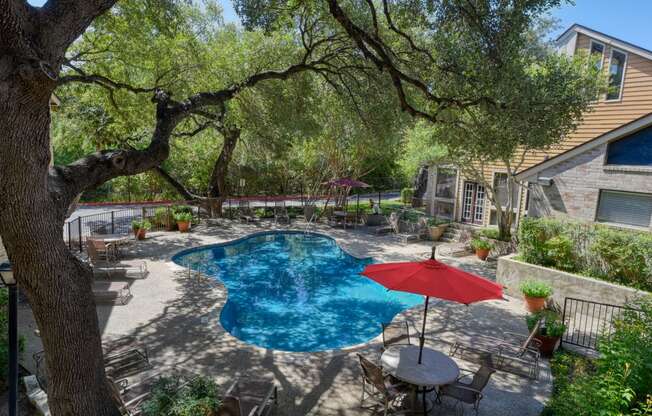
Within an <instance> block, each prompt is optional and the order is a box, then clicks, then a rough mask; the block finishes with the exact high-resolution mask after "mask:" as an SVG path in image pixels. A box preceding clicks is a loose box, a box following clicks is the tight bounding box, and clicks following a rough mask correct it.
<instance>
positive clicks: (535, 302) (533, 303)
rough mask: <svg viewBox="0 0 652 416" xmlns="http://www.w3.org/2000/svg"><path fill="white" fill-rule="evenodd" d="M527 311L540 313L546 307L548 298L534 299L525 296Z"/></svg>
mask: <svg viewBox="0 0 652 416" xmlns="http://www.w3.org/2000/svg"><path fill="white" fill-rule="evenodd" d="M523 297H524V298H525V309H527V310H528V312H532V313H534V312H539V311H540V310H541V309H543V308H545V307H546V299H547V298H533V297H530V296H525V295H523Z"/></svg>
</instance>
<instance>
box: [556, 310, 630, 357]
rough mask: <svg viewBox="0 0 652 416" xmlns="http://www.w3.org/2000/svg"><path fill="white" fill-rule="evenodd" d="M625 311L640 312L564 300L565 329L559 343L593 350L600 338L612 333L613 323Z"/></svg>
mask: <svg viewBox="0 0 652 416" xmlns="http://www.w3.org/2000/svg"><path fill="white" fill-rule="evenodd" d="M625 311H632V312H640V311H638V310H637V309H633V308H629V307H627V306H620V305H611V304H608V303H601V302H593V301H590V300H584V299H576V298H565V299H564V312H563V317H562V320H563V322H564V323H565V324H566V327H567V328H566V332H565V333H564V335H563V336H562V339H561V342H562V343H566V344H571V345H577V346H580V347H584V348H588V349H592V350H595V349H597V346H598V340H599V339H600V338H601V337H607V336H609V335H610V334H612V333H613V332H614V322H615V321H616V320H617V319H619V317H620V316H622V314H623V313H624V312H625Z"/></svg>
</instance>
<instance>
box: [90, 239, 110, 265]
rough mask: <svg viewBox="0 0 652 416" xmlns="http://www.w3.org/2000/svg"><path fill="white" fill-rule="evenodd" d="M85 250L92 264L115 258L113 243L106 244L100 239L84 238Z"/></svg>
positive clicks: (108, 261)
mask: <svg viewBox="0 0 652 416" xmlns="http://www.w3.org/2000/svg"><path fill="white" fill-rule="evenodd" d="M86 252H87V253H88V258H89V260H90V261H91V263H93V264H102V263H105V264H106V263H111V262H114V261H115V260H116V252H115V247H114V246H113V244H107V243H105V242H104V241H102V240H94V239H92V238H89V239H87V240H86Z"/></svg>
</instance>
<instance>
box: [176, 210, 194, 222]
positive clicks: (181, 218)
mask: <svg viewBox="0 0 652 416" xmlns="http://www.w3.org/2000/svg"><path fill="white" fill-rule="evenodd" d="M174 220H175V221H177V222H189V221H192V214H190V213H188V212H179V213H177V214H174Z"/></svg>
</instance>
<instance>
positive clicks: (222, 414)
mask: <svg viewBox="0 0 652 416" xmlns="http://www.w3.org/2000/svg"><path fill="white" fill-rule="evenodd" d="M277 404H278V388H277V387H276V385H274V383H272V382H270V381H263V380H251V379H245V378H239V379H237V380H235V381H234V382H233V384H231V386H230V387H229V388H228V390H227V391H226V393H225V394H224V398H223V399H222V405H221V407H220V409H219V410H218V413H217V416H267V415H269V414H270V413H272V411H273V410H274V407H275V406H276V405H277Z"/></svg>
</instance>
